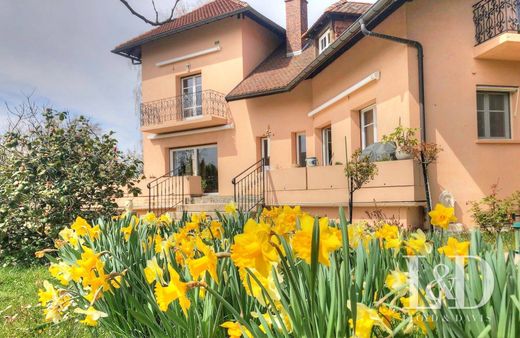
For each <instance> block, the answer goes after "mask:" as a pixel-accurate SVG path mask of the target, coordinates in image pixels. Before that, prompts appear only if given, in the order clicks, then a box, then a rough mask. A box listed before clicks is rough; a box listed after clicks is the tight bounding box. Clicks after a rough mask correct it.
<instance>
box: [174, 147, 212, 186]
mask: <svg viewBox="0 0 520 338" xmlns="http://www.w3.org/2000/svg"><path fill="white" fill-rule="evenodd" d="M170 169H171V171H172V172H173V171H177V173H178V174H179V175H186V176H200V177H201V178H202V191H203V192H204V193H217V192H218V158H217V145H207V146H200V147H189V148H178V149H170Z"/></svg>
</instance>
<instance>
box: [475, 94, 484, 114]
mask: <svg viewBox="0 0 520 338" xmlns="http://www.w3.org/2000/svg"><path fill="white" fill-rule="evenodd" d="M477 109H478V110H484V94H482V93H478V94H477Z"/></svg>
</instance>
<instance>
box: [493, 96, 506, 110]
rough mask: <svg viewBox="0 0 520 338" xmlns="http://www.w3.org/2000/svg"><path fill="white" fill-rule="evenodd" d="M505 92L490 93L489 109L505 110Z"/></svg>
mask: <svg viewBox="0 0 520 338" xmlns="http://www.w3.org/2000/svg"><path fill="white" fill-rule="evenodd" d="M504 101H505V100H504V94H489V109H490V110H504V109H505V105H504Z"/></svg>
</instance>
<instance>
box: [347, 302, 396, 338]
mask: <svg viewBox="0 0 520 338" xmlns="http://www.w3.org/2000/svg"><path fill="white" fill-rule="evenodd" d="M349 322H350V326H351V327H352V328H353V329H354V336H353V337H354V338H370V337H371V336H372V329H373V328H374V326H379V327H380V328H382V329H384V330H386V331H389V329H388V327H387V326H386V325H385V323H384V322H383V319H382V318H381V317H379V315H378V313H377V311H376V310H374V309H371V308H369V307H368V306H366V305H365V304H361V303H358V304H357V311H356V323H355V325H354V323H353V322H352V319H351V320H350V321H349Z"/></svg>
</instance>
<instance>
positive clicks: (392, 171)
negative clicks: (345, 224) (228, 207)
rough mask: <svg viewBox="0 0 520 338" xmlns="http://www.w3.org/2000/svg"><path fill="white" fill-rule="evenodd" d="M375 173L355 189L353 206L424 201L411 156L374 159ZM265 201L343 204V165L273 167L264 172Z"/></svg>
mask: <svg viewBox="0 0 520 338" xmlns="http://www.w3.org/2000/svg"><path fill="white" fill-rule="evenodd" d="M376 164H377V167H378V175H377V176H376V177H375V179H374V180H373V181H372V182H370V183H369V184H367V185H366V186H365V187H363V188H362V189H361V190H359V191H357V192H356V197H355V206H358V207H370V206H374V201H376V202H377V205H378V206H381V207H383V206H385V207H415V206H422V205H424V185H423V182H422V177H421V174H420V168H419V166H418V165H417V164H416V163H415V162H414V161H413V160H401V161H386V162H376ZM266 180H267V183H266V187H267V200H268V201H267V204H268V205H301V206H307V207H320V206H334V207H337V206H347V205H348V188H347V179H346V177H345V168H344V166H322V167H303V168H287V169H275V170H270V171H268V172H267V177H266Z"/></svg>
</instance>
